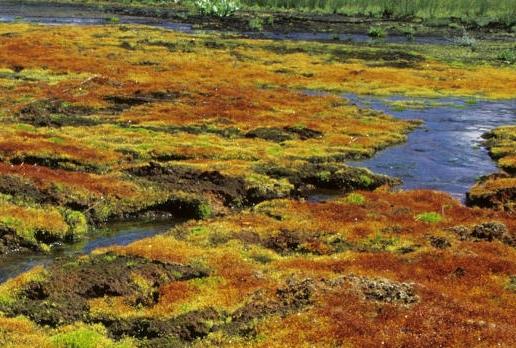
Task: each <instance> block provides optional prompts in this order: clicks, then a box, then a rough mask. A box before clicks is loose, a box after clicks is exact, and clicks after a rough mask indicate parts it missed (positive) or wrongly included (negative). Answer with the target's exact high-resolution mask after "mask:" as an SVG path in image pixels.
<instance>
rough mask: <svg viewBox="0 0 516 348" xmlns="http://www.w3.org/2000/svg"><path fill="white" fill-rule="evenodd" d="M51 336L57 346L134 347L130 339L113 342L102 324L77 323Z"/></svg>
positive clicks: (91, 347) (82, 347) (62, 347)
mask: <svg viewBox="0 0 516 348" xmlns="http://www.w3.org/2000/svg"><path fill="white" fill-rule="evenodd" d="M63 331H64V332H62V333H59V334H57V335H55V336H53V337H52V338H51V341H52V343H53V344H54V345H55V346H56V347H59V348H129V347H135V345H134V344H133V343H132V341H131V340H128V339H124V340H122V341H120V342H114V341H112V340H111V339H109V338H108V337H107V334H106V332H105V329H104V327H103V326H102V325H92V326H87V325H77V326H75V327H70V328H68V330H66V329H65V330H63Z"/></svg>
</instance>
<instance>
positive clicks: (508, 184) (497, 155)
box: [468, 125, 516, 212]
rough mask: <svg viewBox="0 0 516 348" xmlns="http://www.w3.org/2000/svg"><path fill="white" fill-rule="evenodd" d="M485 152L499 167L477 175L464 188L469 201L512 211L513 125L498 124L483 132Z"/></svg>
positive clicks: (515, 190)
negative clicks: (478, 176)
mask: <svg viewBox="0 0 516 348" xmlns="http://www.w3.org/2000/svg"><path fill="white" fill-rule="evenodd" d="M484 137H485V138H486V144H485V145H486V147H487V148H488V149H489V154H490V155H491V157H493V159H495V160H496V161H497V163H498V166H499V167H500V168H501V169H502V172H501V173H496V174H493V175H490V176H487V177H483V178H481V179H480V180H479V181H478V182H477V184H476V185H475V186H473V187H472V188H471V190H470V191H469V192H468V201H469V203H470V204H471V205H476V206H481V207H496V208H498V209H503V210H507V211H511V212H514V211H516V205H515V202H516V176H515V175H516V126H512V125H511V126H504V127H499V128H496V129H494V130H492V131H491V132H489V133H487V134H485V135H484Z"/></svg>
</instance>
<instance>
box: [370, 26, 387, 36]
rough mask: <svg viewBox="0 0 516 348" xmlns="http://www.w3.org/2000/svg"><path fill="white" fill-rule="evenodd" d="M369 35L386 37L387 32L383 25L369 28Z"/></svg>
mask: <svg viewBox="0 0 516 348" xmlns="http://www.w3.org/2000/svg"><path fill="white" fill-rule="evenodd" d="M367 35H369V37H372V38H382V37H386V36H387V33H386V32H385V30H384V29H383V28H382V27H371V28H369V31H368V32H367Z"/></svg>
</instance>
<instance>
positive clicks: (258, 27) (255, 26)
mask: <svg viewBox="0 0 516 348" xmlns="http://www.w3.org/2000/svg"><path fill="white" fill-rule="evenodd" d="M263 24H264V22H263V19H261V18H260V17H255V18H251V19H250V20H249V29H251V30H253V31H263Z"/></svg>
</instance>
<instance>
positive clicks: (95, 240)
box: [0, 220, 183, 283]
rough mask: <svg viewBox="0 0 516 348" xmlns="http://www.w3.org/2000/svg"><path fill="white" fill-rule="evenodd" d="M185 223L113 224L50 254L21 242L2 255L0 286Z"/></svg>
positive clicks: (57, 244) (8, 247) (172, 221)
mask: <svg viewBox="0 0 516 348" xmlns="http://www.w3.org/2000/svg"><path fill="white" fill-rule="evenodd" d="M181 222H183V221H182V220H177V221H176V220H159V221H147V222H142V221H128V222H123V223H111V224H108V225H106V226H103V227H100V228H97V229H95V230H93V231H90V233H88V234H87V235H85V236H83V238H82V239H81V240H78V241H75V242H74V243H56V244H54V245H52V249H51V250H50V251H48V252H45V253H42V252H41V251H38V250H34V248H33V246H32V245H25V248H24V247H23V246H24V243H23V241H20V242H18V243H14V244H13V245H10V246H7V247H5V249H3V250H2V251H3V255H0V282H2V283H3V282H5V281H7V280H8V279H10V278H13V277H15V276H17V275H19V274H20V273H23V272H26V271H28V270H30V269H31V268H33V267H36V266H39V265H43V266H45V265H49V264H51V263H52V262H53V261H54V260H56V259H59V258H63V257H71V256H73V255H78V254H87V253H90V252H91V251H93V250H94V249H97V248H103V247H108V246H113V245H127V244H130V243H132V242H134V241H137V240H140V239H143V238H149V237H152V236H154V235H157V234H161V233H165V232H166V231H167V230H168V229H170V228H171V227H173V226H174V225H175V224H178V223H181ZM11 236H13V235H11ZM11 238H14V237H11Z"/></svg>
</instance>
